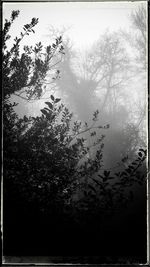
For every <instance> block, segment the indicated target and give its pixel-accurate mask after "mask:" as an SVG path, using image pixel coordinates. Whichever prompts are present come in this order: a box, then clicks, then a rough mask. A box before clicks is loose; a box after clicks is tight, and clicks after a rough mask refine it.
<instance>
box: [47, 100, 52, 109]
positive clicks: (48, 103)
mask: <svg viewBox="0 0 150 267" xmlns="http://www.w3.org/2000/svg"><path fill="white" fill-rule="evenodd" d="M45 104H46V105H48V106H49V108H50V109H53V105H52V103H50V102H45Z"/></svg>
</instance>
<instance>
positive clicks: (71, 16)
mask: <svg viewBox="0 0 150 267" xmlns="http://www.w3.org/2000/svg"><path fill="white" fill-rule="evenodd" d="M141 3H145V5H146V2H145V1H144V2H142V1H141V2H105V3H104V2H67V3H66V2H48V3H47V2H42V3H41V2H32V3H30V2H22V3H17V2H16V3H10V2H9V3H3V20H4V19H5V18H7V19H9V17H10V14H11V11H12V10H18V9H19V10H20V15H19V17H18V18H17V19H16V21H15V22H14V24H13V27H12V31H11V32H10V33H11V35H12V36H13V37H16V35H19V33H20V32H21V30H22V27H23V25H24V24H27V23H29V22H31V19H32V18H33V17H36V18H39V23H38V25H37V26H36V27H35V34H32V35H30V36H28V37H26V38H24V45H27V44H28V45H31V44H35V43H37V42H39V41H41V42H42V43H44V45H48V44H49V43H48V42H49V40H48V38H47V37H46V35H47V34H48V26H50V25H52V26H53V27H54V28H55V27H56V28H61V27H62V26H71V27H70V29H69V30H68V32H67V34H68V36H69V37H70V39H71V40H72V43H73V45H74V47H75V48H79V49H82V48H86V47H87V46H89V45H90V44H92V43H93V42H94V41H95V40H97V39H98V37H99V36H100V35H101V34H102V33H103V32H104V31H105V30H106V29H108V28H109V30H110V31H115V30H118V29H120V28H122V29H126V30H128V29H129V15H130V13H131V12H132V11H134V10H135V9H136V8H137V7H138V5H139V4H141ZM22 43H23V42H22Z"/></svg>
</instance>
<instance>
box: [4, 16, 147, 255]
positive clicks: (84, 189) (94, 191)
mask: <svg viewBox="0 0 150 267" xmlns="http://www.w3.org/2000/svg"><path fill="white" fill-rule="evenodd" d="M18 14H19V12H18V11H13V12H12V17H11V20H10V21H9V22H8V21H6V22H5V25H4V30H3V96H4V97H3V122H4V124H3V125H4V130H3V142H4V147H3V148H4V154H3V158H4V162H3V164H4V178H3V190H4V239H5V240H6V241H7V238H8V240H9V234H10V237H11V238H13V237H14V236H13V234H12V233H11V231H12V228H11V227H10V225H9V224H10V221H11V224H12V225H13V227H14V229H15V231H17V230H18V237H17V238H18V239H17V240H18V242H21V238H24V240H26V242H25V246H26V245H27V244H28V242H30V241H29V240H28V238H29V236H31V235H32V238H31V244H28V245H29V247H30V246H31V247H32V245H33V243H34V246H35V247H36V242H38V240H37V236H38V237H39V240H40V241H41V240H42V241H43V242H45V241H44V240H45V239H46V233H49V235H51V238H52V241H53V242H54V243H53V246H51V248H52V252H53V253H54V251H55V252H56V249H57V242H56V241H54V240H55V239H56V237H57V238H58V237H59V241H58V242H60V244H59V246H58V247H59V248H60V247H61V248H62V246H63V240H64V239H65V238H66V236H65V233H66V232H67V233H68V235H67V240H68V244H69V242H71V239H72V238H74V240H76V239H77V237H79V234H81V233H82V235H83V236H82V238H81V240H84V239H85V240H84V242H83V244H84V245H85V242H86V241H87V240H88V235H87V232H89V239H90V240H92V241H93V242H94V239H93V238H94V236H93V230H92V228H95V229H94V233H96V231H97V230H98V229H99V228H100V227H101V225H102V224H103V223H104V222H105V220H104V219H105V218H110V217H111V216H112V215H113V214H116V213H118V212H120V211H121V210H123V209H124V207H126V206H127V204H128V203H130V202H131V201H132V199H133V195H134V186H135V184H139V185H143V182H144V181H145V168H144V167H143V163H144V161H145V158H146V151H145V150H144V149H142V148H141V149H140V150H139V152H138V157H137V159H135V161H133V162H131V163H130V164H128V167H126V168H125V169H124V170H123V171H120V172H116V173H115V174H114V173H113V174H112V173H111V172H110V171H108V170H105V169H104V166H103V160H102V158H103V147H104V144H103V139H104V137H105V136H104V135H103V134H101V130H102V129H103V130H104V129H106V130H107V128H109V125H106V126H99V125H98V124H97V118H98V111H95V112H94V114H93V120H92V123H91V125H88V124H87V123H81V122H80V121H75V122H72V119H73V114H72V113H70V112H69V110H68V109H67V108H66V107H65V106H64V105H63V104H60V101H61V100H60V99H59V98H55V96H54V95H51V96H50V99H49V101H47V102H45V104H46V105H45V107H44V108H43V109H42V110H41V116H37V117H26V116H24V117H23V118H22V119H20V118H19V117H18V116H17V114H16V113H15V111H14V106H15V105H16V103H11V101H10V96H11V94H16V95H18V96H21V97H22V88H25V91H24V92H23V97H24V98H26V99H31V98H32V97H34V98H36V97H40V96H41V93H42V82H43V79H45V77H46V75H47V73H48V71H49V63H50V61H51V60H52V58H53V56H54V53H56V52H58V53H62V51H63V47H62V46H61V37H59V38H58V39H56V43H55V44H53V45H52V46H48V47H46V49H45V51H46V52H45V53H44V55H43V53H42V49H43V46H42V44H41V43H39V44H37V45H36V46H35V48H29V47H25V48H24V52H23V53H22V54H21V55H19V44H20V42H21V40H22V38H23V37H24V36H25V35H26V34H27V35H28V34H29V33H30V32H34V30H33V28H34V27H35V25H36V24H37V22H38V19H35V18H34V19H32V21H31V24H27V25H24V32H23V33H21V37H20V38H19V39H18V38H16V39H15V43H14V45H13V47H12V48H11V50H10V51H8V50H7V44H6V41H7V40H8V39H9V38H10V36H9V34H8V32H9V28H10V26H11V24H12V22H13V21H14V19H15V18H16V17H17V16H18ZM32 53H34V55H35V57H34V60H33V58H32ZM41 55H43V57H42V56H41ZM20 73H21V74H20ZM56 73H59V71H58V70H56ZM55 78H56V77H55ZM83 134H85V135H84V136H85V137H84V138H83ZM97 134H98V137H97ZM89 138H90V139H91V146H89V145H88V143H87V139H89ZM93 147H96V150H95V151H96V152H95V153H94V154H93V153H92V148H93ZM91 153H92V157H91V156H90V155H91ZM143 170H144V171H143ZM5 222H6V224H5ZM21 225H22V227H23V229H22V228H21ZM40 225H44V227H45V229H43V230H42V231H40V230H39V227H40ZM29 229H30V231H29ZM6 232H7V234H6ZM76 233H78V234H77V236H76ZM42 234H43V236H42ZM19 235H20V237H19ZM26 235H28V238H27V237H26ZM49 235H48V236H49ZM54 236H55V237H54ZM98 236H99V235H98ZM26 238H27V239H26ZM27 240H28V242H27ZM33 240H34V242H33ZM32 242H33V243H32ZM6 243H7V242H6ZM81 243H82V242H81ZM81 246H82V244H81ZM6 247H7V246H6ZM10 247H11V249H10V251H9V249H8V248H7V249H6V253H13V252H12V251H13V248H12V247H13V244H11V245H10ZM4 248H5V246H4ZM17 248H19V246H18V247H17ZM68 248H69V245H68V246H67V249H68ZM60 251H61V250H60ZM60 251H59V252H60ZM22 253H23V252H22Z"/></svg>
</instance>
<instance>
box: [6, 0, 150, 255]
mask: <svg viewBox="0 0 150 267" xmlns="http://www.w3.org/2000/svg"><path fill="white" fill-rule="evenodd" d="M140 8H141V9H142V10H145V13H143V14H145V15H147V10H146V2H120V3H119V2H117V3H112V2H110V3H103V2H99V3H96V2H87V3H77V2H76V3H4V4H3V15H4V17H3V19H5V18H8V17H9V16H10V13H11V11H12V10H14V9H15V10H16V9H19V10H20V17H19V18H17V20H16V24H15V23H14V25H12V28H11V31H10V34H11V35H12V36H13V37H15V36H16V35H17V34H18V33H20V31H21V28H22V26H23V25H24V24H26V23H28V21H30V20H31V19H32V17H37V18H39V23H38V25H37V26H36V27H35V34H31V35H29V36H26V37H25V38H24V40H23V41H22V43H21V45H20V51H23V46H24V45H32V46H34V45H35V44H36V43H38V42H39V41H40V42H41V43H42V44H43V45H44V46H46V45H52V44H53V42H54V40H55V39H56V38H57V37H59V36H62V45H63V48H64V53H62V54H60V53H57V54H56V55H55V56H54V57H53V58H52V60H51V65H50V69H49V71H48V72H47V76H46V78H45V79H44V80H43V83H42V93H41V96H40V98H37V97H35V96H33V97H30V98H28V99H26V95H25V93H24V92H25V89H26V88H22V89H21V90H22V91H21V93H20V94H19V95H18V97H17V96H16V94H12V95H11V102H12V103H13V102H16V103H18V105H17V106H16V107H15V111H16V113H17V114H18V116H19V117H20V118H23V116H24V115H26V116H31V117H36V116H41V110H42V109H43V108H44V107H46V104H45V102H47V101H50V102H51V98H50V95H53V96H54V97H55V98H60V99H61V103H63V104H64V105H65V106H66V107H67V108H68V109H69V111H70V112H72V113H73V116H72V118H71V125H72V127H73V125H74V122H75V121H77V123H79V124H80V122H81V125H80V126H79V132H80V133H81V134H80V137H83V138H85V139H86V146H89V147H90V149H89V153H88V154H87V158H88V159H91V160H92V159H93V158H94V157H95V155H96V153H97V151H98V149H99V144H97V143H96V140H97V139H99V140H101V141H100V144H103V146H102V151H103V153H102V155H103V156H102V160H101V168H100V171H99V175H102V173H103V172H104V171H105V170H107V171H110V172H111V174H112V175H115V174H116V173H118V172H122V171H123V170H124V168H127V166H128V165H129V164H130V163H132V162H133V161H134V160H135V159H136V157H137V153H138V151H139V149H140V148H142V149H146V148H147V127H148V126H147V108H148V104H147V99H148V90H147V47H146V40H147V25H146V18H143V17H142V16H141V17H140V16H139V17H138V19H137V21H136V20H135V16H134V14H136V11H137V10H140ZM140 20H141V21H140ZM142 23H143V24H142ZM141 25H142V26H141ZM12 43H13V42H12V40H8V48H9V47H11V46H12ZM95 112H96V113H95ZM93 114H95V116H96V117H95V119H94V120H93ZM86 124H87V125H88V126H87V127H93V128H94V129H95V133H94V134H93V137H92V135H91V133H92V131H91V132H90V131H89V132H88V133H87V132H86V131H85V130H84V126H85V125H86ZM83 125H84V126H83ZM95 135H96V136H95ZM75 140H77V138H76V139H75ZM75 140H74V142H75ZM87 158H85V157H83V159H81V161H79V163H78V164H79V165H78V166H80V165H81V164H82V163H83V162H84V161H85V162H86V160H87ZM143 168H145V167H143ZM144 171H145V169H144ZM144 171H143V172H144ZM87 177H88V175H87ZM96 177H97V173H95V174H94V175H93V178H96ZM84 179H85V177H84ZM88 179H89V180H88ZM90 179H91V178H87V184H88V183H89V181H90ZM117 179H119V178H116V179H115V180H113V182H111V181H110V184H112V186H113V183H115V182H116V181H117ZM93 184H94V182H93ZM132 187H133V191H134V192H135V202H134V203H133V204H131V205H130V206H129V209H128V210H126V211H125V213H124V215H123V214H121V215H120V217H115V218H114V219H113V220H114V221H111V223H112V224H113V225H114V228H115V227H116V228H117V227H119V226H118V225H119V223H120V224H122V225H123V221H124V220H125V221H126V220H127V217H128V216H130V215H131V214H132V213H133V210H134V211H135V209H137V207H138V205H139V206H140V205H141V206H142V205H143V202H144V201H145V196H146V195H145V194H146V190H145V187H142V189H141V187H139V186H137V184H136V185H134V184H133V185H132ZM127 191H129V190H128V188H127ZM82 195H83V194H82V192H81V191H80V190H79V191H78V190H77V191H76V192H75V194H73V196H72V199H73V200H74V201H78V200H80V198H81V199H82ZM143 196H144V197H143ZM141 203H142V204H141ZM144 203H145V202H144ZM142 207H143V206H142ZM141 214H142V213H141ZM131 216H133V214H132V215H131ZM136 216H137V218H138V216H140V212H139V213H138V212H137V213H136V212H135V217H136ZM133 217H134V216H133ZM118 218H119V219H118ZM131 221H132V219H131ZM133 221H134V220H133ZM133 221H132V223H133V224H134V223H135V221H134V222H133ZM105 223H106V224H108V225H107V226H108V228H109V227H110V225H109V222H108V221H107V222H106V221H105ZM132 223H131V225H132ZM142 223H143V221H142ZM128 224H130V222H128ZM116 225H117V226H116ZM96 227H98V226H96ZM116 228H115V229H116ZM131 228H132V227H131ZM119 231H121V230H119ZM144 231H145V229H144ZM110 235H111V233H110ZM108 236H109V234H108ZM112 236H113V235H112ZM92 240H93V239H92ZM111 242H112V241H111ZM112 243H113V242H112ZM105 252H106V251H105Z"/></svg>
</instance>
